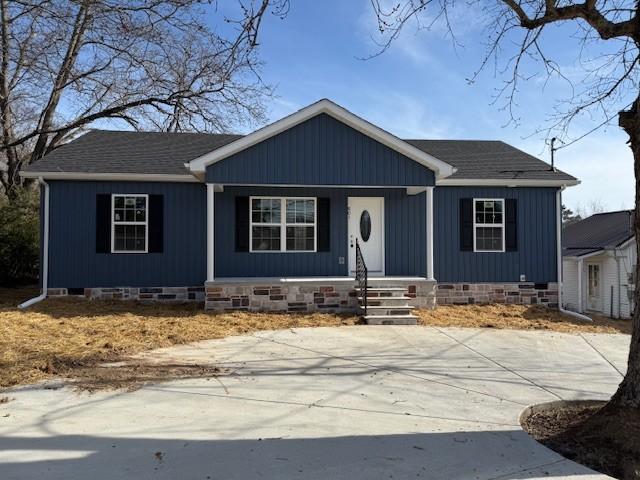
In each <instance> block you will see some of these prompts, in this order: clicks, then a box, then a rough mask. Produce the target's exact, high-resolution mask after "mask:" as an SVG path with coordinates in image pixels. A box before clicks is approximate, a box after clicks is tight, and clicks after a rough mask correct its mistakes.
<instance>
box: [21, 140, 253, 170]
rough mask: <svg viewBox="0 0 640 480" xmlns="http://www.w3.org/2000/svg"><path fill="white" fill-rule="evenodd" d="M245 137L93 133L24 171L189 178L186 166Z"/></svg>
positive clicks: (54, 152)
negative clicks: (166, 175)
mask: <svg viewBox="0 0 640 480" xmlns="http://www.w3.org/2000/svg"><path fill="white" fill-rule="evenodd" d="M241 137H242V135H222V134H207V133H167V132H128V131H111V130H92V131H90V132H88V133H86V134H85V135H83V136H81V137H79V138H77V139H76V140H73V141H72V142H69V143H67V144H66V145H62V146H61V147H59V148H57V149H55V150H54V151H53V152H51V153H50V154H48V155H46V156H44V157H43V158H41V159H40V160H38V161H37V162H34V163H32V164H31V165H29V166H27V167H26V168H25V169H24V170H26V171H35V172H73V173H151V174H169V175H188V174H189V171H188V170H187V169H186V168H185V167H184V164H185V163H186V162H188V161H190V160H193V159H194V158H197V157H199V156H201V155H204V154H205V153H208V152H210V151H212V150H215V149H217V148H220V147H222V146H224V145H226V144H227V143H231V142H233V141H234V140H237V139H238V138H241Z"/></svg>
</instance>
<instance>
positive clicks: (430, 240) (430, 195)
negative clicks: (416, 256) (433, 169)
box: [426, 187, 435, 280]
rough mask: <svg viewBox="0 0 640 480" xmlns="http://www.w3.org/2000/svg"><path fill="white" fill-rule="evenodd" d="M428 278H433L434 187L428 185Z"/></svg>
mask: <svg viewBox="0 0 640 480" xmlns="http://www.w3.org/2000/svg"><path fill="white" fill-rule="evenodd" d="M426 194H427V195H426V196H427V280H435V279H434V278H433V187H427V191H426Z"/></svg>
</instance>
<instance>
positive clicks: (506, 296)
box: [436, 282, 558, 308]
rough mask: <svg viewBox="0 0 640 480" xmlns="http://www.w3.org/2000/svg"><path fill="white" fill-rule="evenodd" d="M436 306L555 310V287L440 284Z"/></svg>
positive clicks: (548, 285)
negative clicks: (494, 305) (485, 305)
mask: <svg viewBox="0 0 640 480" xmlns="http://www.w3.org/2000/svg"><path fill="white" fill-rule="evenodd" d="M436 303H437V304H438V305H444V304H454V305H455V304H473V303H510V304H518V305H532V304H540V305H546V306H549V307H553V308H557V307H558V284H557V283H529V282H525V283H439V284H438V286H437V289H436Z"/></svg>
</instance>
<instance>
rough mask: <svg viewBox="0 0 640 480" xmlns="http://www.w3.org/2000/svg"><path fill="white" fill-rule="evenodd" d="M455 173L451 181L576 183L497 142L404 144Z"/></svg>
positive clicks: (525, 154)
mask: <svg viewBox="0 0 640 480" xmlns="http://www.w3.org/2000/svg"><path fill="white" fill-rule="evenodd" d="M405 141H406V142H408V143H410V144H411V145H413V146H415V147H417V148H419V149H420V150H422V151H423V152H427V153H429V154H431V155H433V156H434V157H436V158H438V159H440V160H442V161H443V162H447V163H448V164H450V165H453V166H454V167H456V168H457V169H458V171H457V172H456V173H454V174H453V175H451V176H450V177H447V178H450V179H478V178H488V179H510V180H513V179H527V180H575V178H574V177H572V176H571V175H568V174H566V173H564V172H561V171H559V170H555V171H554V170H551V167H550V165H549V164H548V163H546V162H543V161H542V160H540V159H538V158H536V157H534V156H532V155H529V154H528V153H525V152H523V151H522V150H518V149H517V148H515V147H512V146H511V145H508V144H506V143H504V142H501V141H499V140H405Z"/></svg>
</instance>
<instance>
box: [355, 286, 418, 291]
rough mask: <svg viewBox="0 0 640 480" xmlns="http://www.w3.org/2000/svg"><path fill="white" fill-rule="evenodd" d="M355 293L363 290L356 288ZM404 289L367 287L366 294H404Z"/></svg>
mask: <svg viewBox="0 0 640 480" xmlns="http://www.w3.org/2000/svg"><path fill="white" fill-rule="evenodd" d="M355 290H356V292H360V291H362V290H364V289H363V288H360V287H356V288H355ZM406 291H407V288H406V287H368V288H367V292H406Z"/></svg>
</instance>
